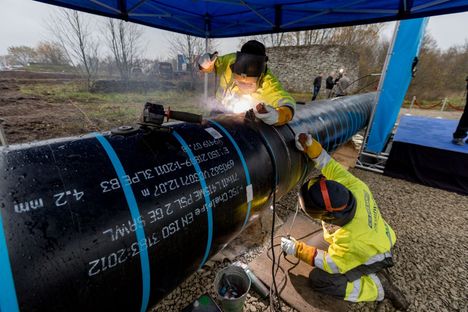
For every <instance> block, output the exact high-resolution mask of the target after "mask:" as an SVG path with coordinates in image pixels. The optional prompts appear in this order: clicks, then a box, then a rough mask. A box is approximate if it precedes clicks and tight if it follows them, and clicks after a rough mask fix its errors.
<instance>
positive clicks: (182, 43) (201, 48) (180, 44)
mask: <svg viewBox="0 0 468 312" xmlns="http://www.w3.org/2000/svg"><path fill="white" fill-rule="evenodd" d="M167 40H168V41H169V46H170V51H171V52H170V53H171V56H172V57H174V58H176V57H177V55H179V54H183V55H184V56H185V57H186V58H187V59H188V62H189V64H188V68H189V70H190V80H191V87H192V88H193V87H194V85H195V78H196V74H195V73H196V72H197V71H198V68H197V67H196V66H195V63H196V58H197V57H198V56H199V55H201V54H203V53H205V40H206V39H204V38H200V37H195V36H189V35H179V34H173V35H171V36H170V37H169V38H168V39H167ZM216 48H217V47H216V42H215V41H214V40H213V39H208V51H209V52H214V51H215V50H216Z"/></svg>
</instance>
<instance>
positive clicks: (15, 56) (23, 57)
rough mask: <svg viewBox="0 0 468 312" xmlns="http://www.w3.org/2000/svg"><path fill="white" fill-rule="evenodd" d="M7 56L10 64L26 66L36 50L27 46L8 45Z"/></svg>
mask: <svg viewBox="0 0 468 312" xmlns="http://www.w3.org/2000/svg"><path fill="white" fill-rule="evenodd" d="M8 57H9V59H10V61H11V63H12V64H14V65H22V66H26V65H28V63H30V62H32V61H34V60H35V58H36V51H35V50H34V48H31V47H27V46H17V47H9V48H8Z"/></svg>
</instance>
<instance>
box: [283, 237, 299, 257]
mask: <svg viewBox="0 0 468 312" xmlns="http://www.w3.org/2000/svg"><path fill="white" fill-rule="evenodd" d="M296 243H297V241H296V240H295V239H294V238H293V237H289V238H288V237H281V250H283V252H285V253H286V254H288V255H291V256H295V255H296Z"/></svg>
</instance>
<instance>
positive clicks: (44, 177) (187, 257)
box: [0, 94, 374, 311]
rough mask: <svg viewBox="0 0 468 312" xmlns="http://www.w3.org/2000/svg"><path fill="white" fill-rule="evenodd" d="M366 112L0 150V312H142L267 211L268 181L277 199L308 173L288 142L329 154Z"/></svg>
mask: <svg viewBox="0 0 468 312" xmlns="http://www.w3.org/2000/svg"><path fill="white" fill-rule="evenodd" d="M373 104H374V94H365V95H358V96H351V97H346V98H345V97H343V98H339V99H336V100H332V101H320V102H317V103H314V104H311V105H307V106H303V107H299V108H298V110H297V113H296V116H295V118H294V120H293V122H291V123H290V124H289V125H287V126H283V127H277V128H275V127H270V126H266V125H264V124H263V123H261V122H259V121H254V120H249V119H244V117H243V116H234V115H224V116H218V117H216V118H214V119H213V120H212V121H210V122H208V123H207V124H204V125H194V124H187V123H178V124H172V125H169V127H170V129H171V131H170V132H169V131H167V129H166V131H163V130H160V131H149V130H143V129H139V130H137V131H128V130H129V129H124V130H125V131H121V132H120V133H126V134H113V133H105V134H99V133H94V134H89V135H86V136H82V137H73V138H64V139H56V140H48V141H43V142H36V143H31V144H21V145H12V146H7V147H3V148H0V172H1V175H0V205H1V206H0V277H1V285H0V310H1V311H17V310H21V311H97V310H104V311H107V310H109V311H111V310H112V311H145V310H146V309H148V308H149V307H151V306H153V305H154V304H155V303H157V302H158V301H159V300H160V299H161V298H163V297H164V296H165V295H166V294H168V293H169V292H170V291H171V290H173V289H174V288H175V287H176V286H177V285H179V284H180V283H181V282H182V281H183V280H184V279H185V278H187V277H188V276H189V275H190V274H192V273H193V272H194V271H196V270H197V269H198V268H200V267H201V266H202V265H203V264H204V263H205V262H206V261H207V260H208V259H209V257H210V256H212V255H214V254H215V253H216V252H218V251H219V250H220V249H221V248H222V247H223V246H224V245H225V244H227V243H228V242H229V241H230V240H231V239H233V238H234V237H235V235H237V234H238V233H239V232H240V231H241V229H242V228H243V227H244V226H246V224H247V223H248V220H249V219H251V218H253V217H255V215H256V214H257V213H258V212H259V211H260V210H261V209H263V208H265V207H267V206H268V205H269V204H270V203H271V195H272V194H273V192H274V191H275V190H274V183H272V181H274V180H275V174H277V176H278V183H277V187H276V192H277V198H279V197H281V196H282V195H283V194H285V193H287V192H288V191H289V190H290V189H291V188H293V187H294V186H295V185H296V184H297V183H298V182H299V181H300V180H301V177H303V176H304V174H307V170H308V168H309V167H308V166H307V160H306V158H305V157H304V156H303V155H302V154H301V153H299V152H297V151H296V149H295V147H294V133H298V132H311V133H312V134H313V135H314V137H316V138H317V139H318V140H319V141H320V142H321V143H322V144H323V145H324V147H325V148H326V149H328V150H333V149H335V148H336V147H338V146H339V145H340V144H342V143H344V142H346V141H347V139H349V137H351V136H352V135H353V134H354V133H356V132H357V131H358V130H359V129H361V128H362V127H364V126H365V125H366V122H367V120H368V117H369V114H370V111H371V108H372V105H373ZM272 158H274V159H275V161H273V160H272ZM274 163H276V168H273V164H274Z"/></svg>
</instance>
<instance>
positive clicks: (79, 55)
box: [48, 9, 99, 90]
mask: <svg viewBox="0 0 468 312" xmlns="http://www.w3.org/2000/svg"><path fill="white" fill-rule="evenodd" d="M48 28H49V30H50V32H51V33H52V35H53V36H54V37H55V39H56V41H57V42H58V43H59V44H60V46H61V47H62V48H63V49H64V51H65V52H66V56H67V59H68V61H69V63H70V64H72V65H73V66H74V67H75V68H76V69H77V70H78V71H79V73H80V74H81V75H82V76H83V77H84V78H85V79H86V86H87V88H88V90H89V89H90V88H91V86H92V83H93V81H94V79H95V78H96V75H97V71H98V65H99V59H98V47H99V42H98V40H96V38H95V37H94V36H93V35H92V33H91V30H90V21H89V19H87V18H85V16H84V14H83V13H79V12H77V11H73V10H68V9H59V10H57V11H56V13H55V14H53V16H51V21H50V23H49V24H48Z"/></svg>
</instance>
